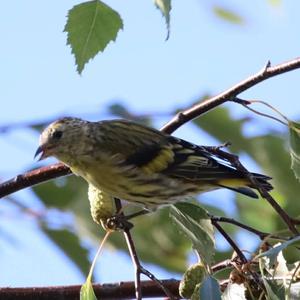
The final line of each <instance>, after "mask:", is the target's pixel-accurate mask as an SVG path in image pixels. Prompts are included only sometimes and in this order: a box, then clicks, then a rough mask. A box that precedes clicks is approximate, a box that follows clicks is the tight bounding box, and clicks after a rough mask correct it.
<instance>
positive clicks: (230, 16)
mask: <svg viewBox="0 0 300 300" xmlns="http://www.w3.org/2000/svg"><path fill="white" fill-rule="evenodd" d="M213 11H214V13H215V14H216V15H217V16H218V17H219V18H221V19H223V20H225V21H227V22H230V23H233V24H237V25H241V24H243V23H244V20H243V18H242V17H241V16H240V15H238V14H237V13H236V12H234V11H232V10H230V9H227V8H224V7H220V6H214V8H213Z"/></svg>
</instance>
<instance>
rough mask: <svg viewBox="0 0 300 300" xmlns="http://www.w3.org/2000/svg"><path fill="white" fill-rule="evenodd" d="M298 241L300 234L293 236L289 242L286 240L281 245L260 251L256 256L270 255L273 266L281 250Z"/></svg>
mask: <svg viewBox="0 0 300 300" xmlns="http://www.w3.org/2000/svg"><path fill="white" fill-rule="evenodd" d="M298 241H300V236H296V237H295V238H293V239H291V240H289V241H287V242H284V243H282V244H281V245H279V246H276V247H274V248H271V249H270V250H268V251H265V252H263V253H260V254H259V255H257V256H256V257H255V258H256V259H257V258H262V257H264V256H267V257H269V259H270V265H271V266H272V265H274V263H275V260H276V258H277V255H278V254H279V253H280V251H282V250H284V249H285V248H287V247H288V246H290V245H291V244H293V243H295V242H298Z"/></svg>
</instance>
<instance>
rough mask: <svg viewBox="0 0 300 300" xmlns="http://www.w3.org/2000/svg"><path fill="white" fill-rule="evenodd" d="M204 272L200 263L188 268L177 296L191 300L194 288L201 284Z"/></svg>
mask: <svg viewBox="0 0 300 300" xmlns="http://www.w3.org/2000/svg"><path fill="white" fill-rule="evenodd" d="M205 274H206V271H205V268H204V266H203V264H202V263H200V262H199V263H197V264H194V265H192V266H190V267H189V268H188V269H187V270H186V271H185V273H184V275H183V278H182V280H181V281H180V285H179V294H180V296H182V297H183V298H187V299H191V297H192V295H193V293H194V291H195V288H196V286H197V285H198V284H199V285H200V283H201V282H202V280H203V278H204V277H205Z"/></svg>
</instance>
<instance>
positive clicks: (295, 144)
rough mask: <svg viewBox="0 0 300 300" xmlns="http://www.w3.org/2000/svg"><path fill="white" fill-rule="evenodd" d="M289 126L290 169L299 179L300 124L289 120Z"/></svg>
mask: <svg viewBox="0 0 300 300" xmlns="http://www.w3.org/2000/svg"><path fill="white" fill-rule="evenodd" d="M289 128H290V145H291V148H290V154H291V159H292V170H293V171H294V174H295V176H296V178H297V179H298V180H300V124H299V123H296V122H289Z"/></svg>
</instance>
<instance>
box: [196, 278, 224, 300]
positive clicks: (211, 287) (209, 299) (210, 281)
mask: <svg viewBox="0 0 300 300" xmlns="http://www.w3.org/2000/svg"><path fill="white" fill-rule="evenodd" d="M199 299H205V300H221V299H222V298H221V292H220V286H219V283H218V281H217V279H215V278H214V277H212V276H207V277H206V278H205V279H204V280H203V282H202V284H201V286H200V298H199Z"/></svg>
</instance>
